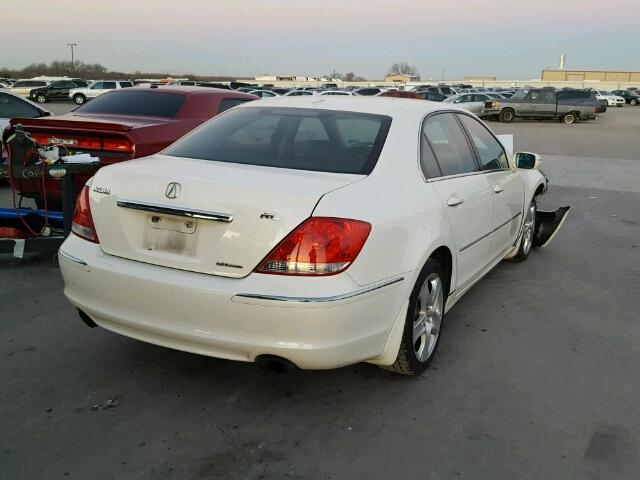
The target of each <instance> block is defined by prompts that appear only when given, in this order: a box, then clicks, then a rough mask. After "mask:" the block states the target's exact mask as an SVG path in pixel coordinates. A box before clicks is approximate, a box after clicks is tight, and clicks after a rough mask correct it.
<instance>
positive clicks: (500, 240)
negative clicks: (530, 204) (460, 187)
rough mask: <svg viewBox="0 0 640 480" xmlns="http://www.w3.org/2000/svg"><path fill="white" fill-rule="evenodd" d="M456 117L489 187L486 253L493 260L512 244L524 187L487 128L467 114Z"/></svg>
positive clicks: (522, 200) (516, 234) (520, 209)
mask: <svg viewBox="0 0 640 480" xmlns="http://www.w3.org/2000/svg"><path fill="white" fill-rule="evenodd" d="M458 118H459V120H460V122H461V123H462V125H463V126H464V128H465V130H466V132H467V134H468V136H469V139H470V140H471V143H472V145H473V149H474V150H475V154H476V156H477V159H478V162H479V163H480V168H481V170H482V171H483V172H485V177H486V178H487V180H488V182H489V183H490V185H491V190H492V194H493V228H492V233H491V237H490V238H491V244H490V246H489V251H490V258H491V260H493V259H495V258H497V257H498V256H500V255H503V254H504V253H506V252H505V251H506V250H508V249H510V248H511V247H512V246H513V245H514V244H515V241H516V238H517V236H518V233H519V229H520V223H521V221H522V216H521V215H522V212H523V203H524V185H523V183H522V178H521V176H520V173H518V171H517V170H515V169H514V170H512V169H511V168H509V160H508V158H507V153H506V152H505V150H504V147H503V146H502V145H501V144H500V142H499V141H498V140H497V139H496V138H495V136H494V135H493V134H492V133H491V132H490V131H489V129H487V127H485V126H484V125H483V124H482V123H481V122H479V121H478V120H476V119H475V118H473V117H471V116H470V115H464V114H459V115H458Z"/></svg>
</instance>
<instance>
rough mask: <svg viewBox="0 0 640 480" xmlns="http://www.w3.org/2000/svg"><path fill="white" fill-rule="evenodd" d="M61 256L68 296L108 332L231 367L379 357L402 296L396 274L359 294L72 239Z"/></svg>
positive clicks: (314, 281)
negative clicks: (231, 274)
mask: <svg viewBox="0 0 640 480" xmlns="http://www.w3.org/2000/svg"><path fill="white" fill-rule="evenodd" d="M59 258H60V268H61V271H62V274H63V277H64V281H65V295H66V296H67V298H68V299H69V300H70V301H71V303H72V304H73V305H75V306H76V307H77V308H79V309H81V310H82V311H84V312H85V313H86V314H88V315H89V316H90V317H91V319H92V320H93V321H95V322H96V323H97V324H98V325H100V326H102V327H104V328H106V329H108V330H111V331H113V332H116V333H119V334H122V335H125V336H128V337H131V338H135V339H138V340H142V341H145V342H149V343H153V344H157V345H161V346H165V347H169V348H174V349H176V350H183V351H187V352H192V353H196V354H202V355H208V356H213V357H219V358H226V359H231V360H240V361H254V360H255V358H256V357H257V356H259V355H276V356H279V357H282V358H285V359H287V360H289V361H291V362H293V363H294V364H295V365H297V366H298V367H300V368H307V369H323V368H335V367H340V366H344V365H349V364H353V363H358V362H361V361H366V360H370V359H373V358H375V357H377V356H379V355H381V354H382V353H383V351H384V349H385V345H386V342H387V339H388V337H389V334H390V332H391V329H392V327H393V325H394V323H395V321H396V318H397V317H398V315H399V313H400V311H401V309H402V305H403V302H404V299H405V296H408V291H407V287H406V283H407V282H406V280H404V279H403V278H402V277H395V278H390V279H387V280H385V281H382V282H378V283H376V284H373V285H368V286H365V287H363V286H358V285H357V284H355V282H353V280H351V278H350V277H349V276H348V275H346V274H342V275H337V276H335V277H330V278H293V277H282V276H272V275H260V274H251V275H249V276H247V277H245V278H242V279H231V278H222V277H215V276H211V275H203V274H197V273H192V272H184V271H180V270H174V269H170V268H165V267H158V266H155V265H148V264H144V263H141V262H136V261H131V260H125V259H121V258H118V257H114V256H111V255H106V254H104V253H103V252H102V251H101V250H100V247H99V246H97V245H94V244H92V243H89V242H86V241H84V240H81V239H80V238H78V237H75V236H74V235H70V236H69V238H68V239H67V240H66V241H65V243H64V244H63V245H62V247H61V249H60V255H59Z"/></svg>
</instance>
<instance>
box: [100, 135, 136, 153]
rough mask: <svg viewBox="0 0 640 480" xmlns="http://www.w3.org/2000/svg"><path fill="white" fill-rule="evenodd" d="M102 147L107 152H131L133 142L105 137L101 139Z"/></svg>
mask: <svg viewBox="0 0 640 480" xmlns="http://www.w3.org/2000/svg"><path fill="white" fill-rule="evenodd" d="M102 149H103V150H107V151H109V152H125V153H133V144H132V143H131V142H130V141H129V140H125V139H120V138H105V139H104V140H103V141H102Z"/></svg>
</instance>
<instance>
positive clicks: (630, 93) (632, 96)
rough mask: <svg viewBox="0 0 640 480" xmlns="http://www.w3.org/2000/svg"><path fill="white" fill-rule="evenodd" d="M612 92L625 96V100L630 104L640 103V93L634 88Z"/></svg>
mask: <svg viewBox="0 0 640 480" xmlns="http://www.w3.org/2000/svg"><path fill="white" fill-rule="evenodd" d="M611 93H613V94H614V95H617V96H618V97H622V98H624V101H625V102H626V103H627V104H629V105H640V95H639V94H638V93H637V92H635V91H634V90H614V91H613V92H611Z"/></svg>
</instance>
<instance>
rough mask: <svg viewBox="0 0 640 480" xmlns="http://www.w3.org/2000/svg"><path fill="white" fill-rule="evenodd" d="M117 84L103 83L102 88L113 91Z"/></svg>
mask: <svg viewBox="0 0 640 480" xmlns="http://www.w3.org/2000/svg"><path fill="white" fill-rule="evenodd" d="M116 86H117V85H116V82H102V88H104V89H107V90H111V89H113V88H116Z"/></svg>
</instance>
